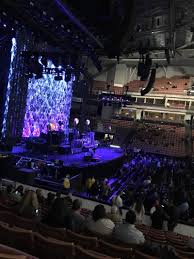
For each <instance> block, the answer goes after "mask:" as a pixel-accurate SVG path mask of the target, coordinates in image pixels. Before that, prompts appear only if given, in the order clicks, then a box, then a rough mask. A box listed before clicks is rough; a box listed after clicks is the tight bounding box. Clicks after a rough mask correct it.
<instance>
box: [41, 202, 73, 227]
mask: <svg viewBox="0 0 194 259" xmlns="http://www.w3.org/2000/svg"><path fill="white" fill-rule="evenodd" d="M43 223H45V224H47V225H49V226H51V227H55V228H67V229H71V228H72V226H71V218H70V211H69V209H68V207H67V206H66V204H65V201H64V199H62V198H59V199H55V201H54V203H53V205H52V207H51V209H50V210H49V212H48V215H47V217H46V218H45V219H44V220H43Z"/></svg>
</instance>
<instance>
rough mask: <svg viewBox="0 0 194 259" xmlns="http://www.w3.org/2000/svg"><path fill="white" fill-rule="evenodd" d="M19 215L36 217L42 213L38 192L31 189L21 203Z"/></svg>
mask: <svg viewBox="0 0 194 259" xmlns="http://www.w3.org/2000/svg"><path fill="white" fill-rule="evenodd" d="M19 215H20V216H22V217H24V218H34V217H37V216H39V215H40V212H39V203H38V198H37V194H36V193H35V192H34V191H32V190H29V191H28V192H26V193H25V195H24V197H23V200H22V201H21V203H20V208H19Z"/></svg>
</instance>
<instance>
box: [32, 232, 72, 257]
mask: <svg viewBox="0 0 194 259" xmlns="http://www.w3.org/2000/svg"><path fill="white" fill-rule="evenodd" d="M34 245H35V251H36V255H37V256H38V257H39V258H40V259H53V258H55V259H65V258H66V259H71V258H74V257H75V246H74V244H73V243H70V242H69V243H68V242H63V241H59V240H55V239H50V238H46V237H43V236H42V235H40V234H38V233H34Z"/></svg>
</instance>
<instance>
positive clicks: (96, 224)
mask: <svg viewBox="0 0 194 259" xmlns="http://www.w3.org/2000/svg"><path fill="white" fill-rule="evenodd" d="M114 227H115V224H114V223H113V222H112V220H110V219H108V218H107V216H106V211H105V208H104V206H103V205H100V204H99V205H97V206H96V207H95V208H94V211H93V212H92V220H90V221H89V222H88V223H87V224H86V228H87V229H88V230H89V231H91V232H92V233H95V234H100V235H102V236H111V235H112V232H113V229H114Z"/></svg>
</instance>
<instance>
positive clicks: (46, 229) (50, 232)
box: [38, 223, 66, 241]
mask: <svg viewBox="0 0 194 259" xmlns="http://www.w3.org/2000/svg"><path fill="white" fill-rule="evenodd" d="M38 232H39V233H40V234H41V235H43V236H45V237H52V238H55V239H58V240H62V241H65V240H66V229H64V228H54V227H50V226H47V225H45V224H43V223H39V224H38Z"/></svg>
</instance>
